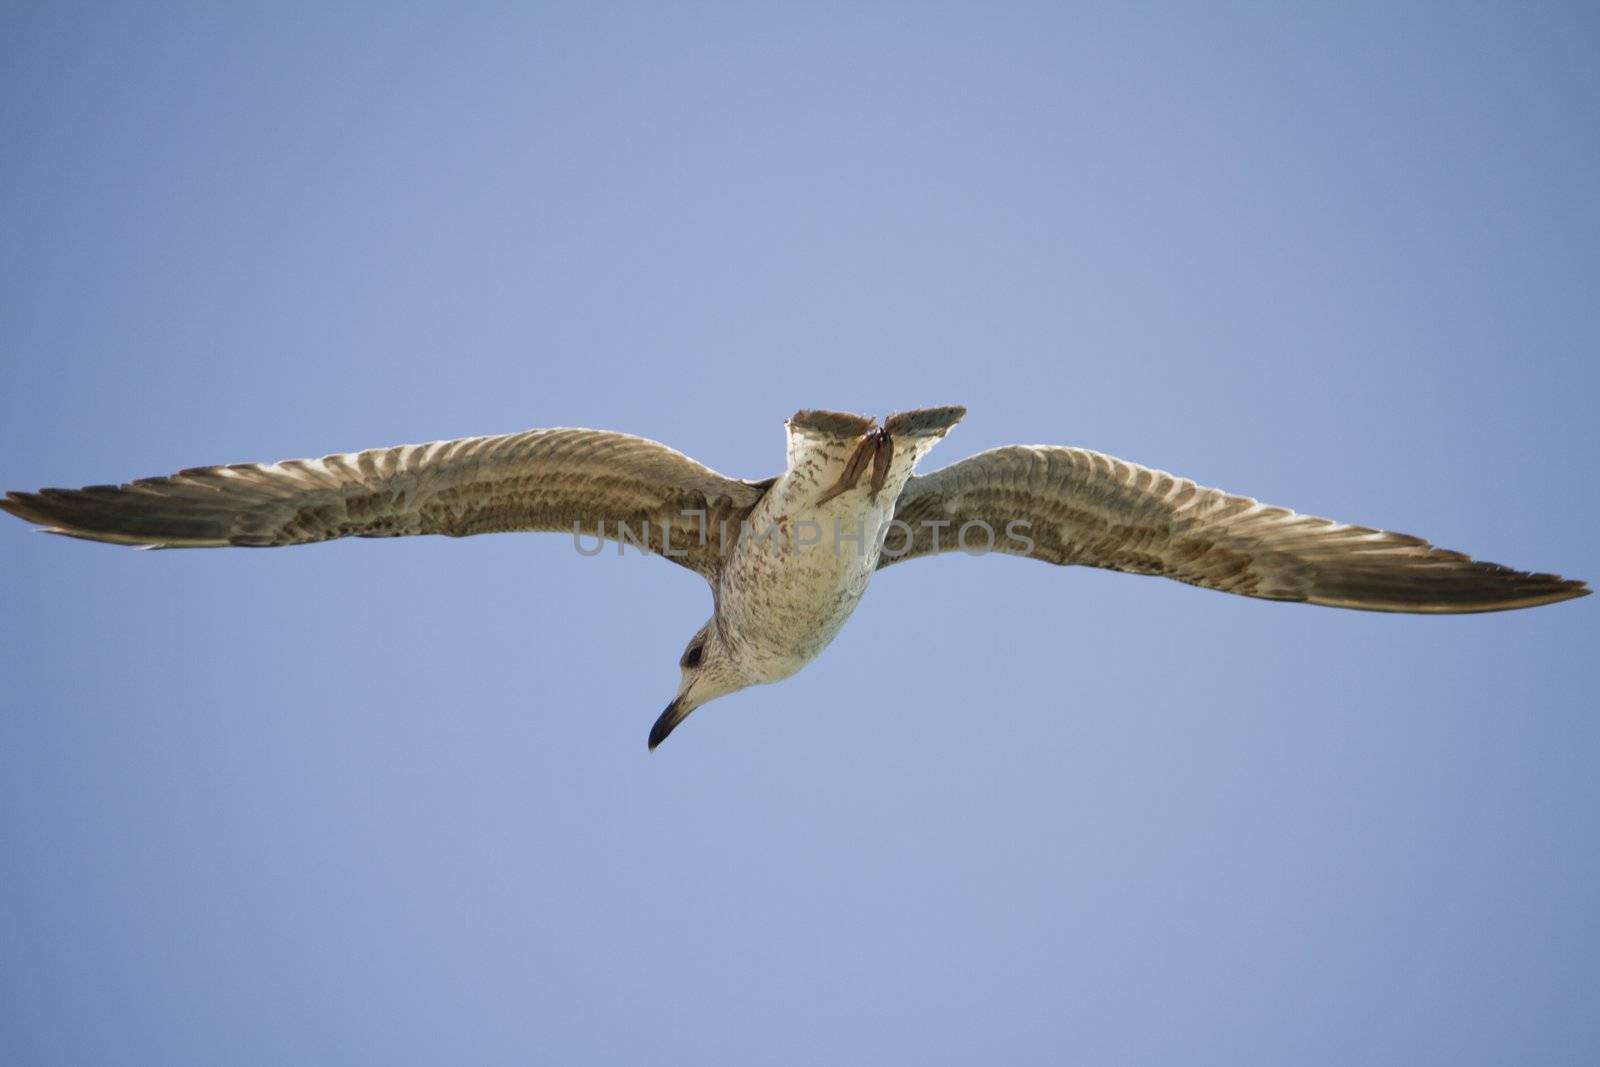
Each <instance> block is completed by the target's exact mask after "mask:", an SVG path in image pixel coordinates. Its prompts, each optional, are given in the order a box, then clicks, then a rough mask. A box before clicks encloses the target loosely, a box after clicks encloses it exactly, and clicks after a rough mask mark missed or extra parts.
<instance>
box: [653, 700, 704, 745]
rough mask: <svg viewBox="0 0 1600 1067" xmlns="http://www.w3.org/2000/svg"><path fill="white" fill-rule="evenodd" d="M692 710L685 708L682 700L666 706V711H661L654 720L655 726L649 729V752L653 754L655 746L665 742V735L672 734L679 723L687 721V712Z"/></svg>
mask: <svg viewBox="0 0 1600 1067" xmlns="http://www.w3.org/2000/svg"><path fill="white" fill-rule="evenodd" d="M693 710H694V708H692V707H689V708H685V707H684V706H683V701H682V700H674V701H673V702H672V703H670V704H668V705H667V710H666V711H663V712H662V713H661V716H660V718H658V719H656V723H655V725H654V726H652V727H650V751H651V752H654V751H655V750H656V746H657V745H659V744H661V742H663V741H665V740H666V739H667V735H668V734H670V733H672V731H673V730H674V729H675V728H676V727H677V725H678V724H679V723H680V722H682V721H683V720H684V719H687V718H688V717H689V712H691V711H693Z"/></svg>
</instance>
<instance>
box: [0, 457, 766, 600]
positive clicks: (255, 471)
mask: <svg viewBox="0 0 1600 1067" xmlns="http://www.w3.org/2000/svg"><path fill="white" fill-rule="evenodd" d="M763 489H764V486H762V485H758V484H752V483H749V482H744V481H739V480H737V479H733V478H727V477H724V476H723V475H721V474H718V473H717V472H716V471H713V470H711V469H710V468H708V467H705V466H702V465H701V464H699V463H696V462H695V461H694V460H692V459H690V458H689V457H688V456H685V455H684V454H682V453H681V452H677V451H675V450H673V449H671V448H668V447H667V446H665V445H662V444H658V443H656V442H655V441H648V440H645V439H644V438H642V437H633V436H631V435H629V434H621V433H609V432H605V431H600V430H578V429H550V430H528V431H526V432H524V433H516V434H507V435H504V436H499V437H468V438H463V439H461V440H458V441H435V442H433V443H432V444H426V445H399V446H396V447H394V448H379V449H372V450H370V451H367V452H355V453H341V454H338V455H332V456H326V457H324V458H323V459H296V460H286V461H284V462H282V463H271V464H256V463H246V464H236V465H232V466H223V467H195V468H192V469H190V470H185V471H181V472H179V473H177V474H174V475H172V476H170V477H165V478H143V479H140V480H139V481H136V482H131V483H129V484H127V485H96V486H89V487H87V488H84V489H41V490H39V491H38V492H37V493H7V494H6V497H5V499H4V500H0V508H4V509H5V510H6V511H9V512H11V513H12V514H13V515H16V516H18V517H20V518H23V519H26V520H28V521H29V522H35V523H38V524H40V525H41V526H44V527H46V528H47V529H49V530H50V531H51V532H53V533H61V534H67V535H69V536H72V537H83V538H87V539H89V540H91V541H109V542H113V543H116V544H125V545H142V546H148V547H155V548H210V547H220V546H225V545H241V546H255V547H262V546H275V545H298V544H307V543H309V542H313V541H328V540H332V539H334V538H338V537H401V536H404V535H407V534H445V535H447V536H450V537H464V536H466V535H468V534H478V533H495V532H500V531H509V530H547V531H562V532H566V533H574V532H581V533H583V534H584V535H586V536H587V537H591V538H592V537H594V536H601V537H606V538H609V539H612V540H626V542H627V543H629V544H639V545H642V546H645V547H648V548H650V549H651V550H652V551H655V552H660V553H662V554H663V555H666V556H667V557H668V558H669V559H672V560H673V561H674V562H676V563H681V564H683V565H684V566H686V567H689V568H690V569H691V570H694V571H697V572H699V573H701V574H711V573H714V571H715V569H716V567H717V561H718V559H719V558H720V556H721V552H722V546H721V544H720V541H719V535H720V532H721V530H722V529H723V528H724V524H722V523H721V522H719V520H720V519H722V518H725V517H728V516H730V515H731V516H734V517H735V518H737V517H739V516H742V515H743V514H744V513H745V512H747V511H748V510H749V509H750V508H752V507H754V506H755V503H756V501H757V500H759V499H760V497H761V494H762V492H763ZM728 525H729V526H731V528H732V529H737V528H738V522H737V521H734V522H732V523H731V524H728ZM664 530H665V533H663V531H664Z"/></svg>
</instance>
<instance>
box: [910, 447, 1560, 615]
mask: <svg viewBox="0 0 1600 1067" xmlns="http://www.w3.org/2000/svg"><path fill="white" fill-rule="evenodd" d="M895 518H896V519H897V520H899V521H900V522H901V523H905V524H906V526H907V527H909V531H907V529H906V527H899V528H897V529H891V530H890V532H889V533H888V534H887V537H886V541H885V546H884V553H883V556H882V559H881V562H880V563H879V566H880V567H883V566H888V565H889V564H891V563H894V562H896V561H897V560H901V559H913V558H915V557H917V556H924V555H929V554H932V553H934V552H943V551H951V550H955V549H957V548H959V547H961V545H960V544H958V535H959V532H960V529H961V527H962V526H963V525H965V524H967V523H979V524H982V525H981V526H980V527H978V528H975V529H971V530H969V531H968V534H967V536H966V537H965V538H964V542H965V547H966V548H967V550H969V551H975V550H977V549H979V548H983V547H987V543H988V537H989V536H990V532H991V531H992V535H993V539H994V543H993V547H994V549H995V550H996V551H1001V552H1008V553H1011V554H1013V555H1024V556H1031V557H1033V558H1035V559H1042V560H1046V561H1047V562H1050V563H1057V564H1069V563H1080V564H1084V565H1086V566H1091V567H1105V568H1109V569H1111V570H1117V571H1127V572H1129V573H1132V574H1158V575H1163V576H1165V577H1168V578H1176V579H1177V580H1178V581H1180V582H1188V583H1189V584H1191V585H1200V586H1205V587H1206V588H1208V589H1220V590H1222V591H1224V592H1228V593H1240V594H1243V595H1245V596H1254V597H1262V598H1265V599H1268V600H1298V601H1306V602H1309V603H1312V604H1326V605H1329V606H1332V607H1341V608H1361V609H1364V610H1367V611H1407V612H1428V613H1458V612H1472V611H1502V610H1505V609H1508V608H1526V607H1533V606H1534V605H1537V604H1549V603H1553V602H1555V601H1558V600H1567V599H1570V598H1572V597H1578V596H1583V595H1584V594H1586V593H1587V592H1588V591H1589V590H1588V588H1587V587H1586V586H1585V585H1584V583H1583V582H1579V581H1569V580H1566V579H1563V578H1558V577H1556V576H1555V575H1553V574H1529V573H1525V572H1523V571H1518V570H1512V569H1511V568H1509V567H1502V566H1500V565H1498V564H1495V563H1481V562H1478V561H1477V560H1473V559H1471V558H1469V557H1467V556H1464V555H1462V554H1461V553H1459V552H1450V551H1447V550H1445V549H1440V548H1434V547H1433V546H1431V545H1430V544H1428V542H1426V541H1424V540H1422V539H1421V538H1419V537H1411V536H1409V535H1407V534H1398V533H1388V532H1386V531H1383V530H1374V529H1370V528H1368V527H1365V526H1350V525H1346V524H1344V523H1338V522H1333V521H1331V520H1328V519H1319V518H1315V517H1313V516H1310V515H1299V514H1296V513H1295V512H1293V511H1290V510H1288V509H1287V508H1279V507H1270V506H1267V505H1264V504H1259V503H1257V502H1256V501H1254V500H1251V499H1249V498H1248V497H1242V496H1232V495H1230V494H1228V493H1224V492H1222V491H1221V490H1218V489H1206V488H1204V487H1202V486H1198V485H1195V483H1193V482H1191V481H1189V480H1188V479H1186V478H1176V477H1174V476H1172V475H1170V474H1167V473H1165V472H1164V471H1156V470H1150V469H1149V468H1146V467H1140V466H1138V465H1136V464H1133V463H1127V462H1125V461H1123V460H1120V459H1114V458H1113V457H1111V456H1107V455H1102V454H1101V453H1099V452H1090V451H1088V450H1086V449H1081V448H1058V447H1049V446H1027V445H1011V446H1007V447H1004V448H996V449H992V450H990V451H988V452H983V453H980V454H979V455H976V456H973V457H971V458H970V459H965V460H962V461H961V462H959V463H955V464H952V465H951V466H949V467H946V468H944V469H943V470H941V471H937V472H935V473H934V474H931V475H928V476H927V477H915V478H912V479H911V482H910V484H908V485H907V486H906V489H905V491H904V493H903V494H902V495H901V497H900V501H899V504H898V505H897V507H896V509H895ZM1008 531H1009V532H1008ZM1030 543H1031V545H1030ZM902 544H903V545H904V547H902Z"/></svg>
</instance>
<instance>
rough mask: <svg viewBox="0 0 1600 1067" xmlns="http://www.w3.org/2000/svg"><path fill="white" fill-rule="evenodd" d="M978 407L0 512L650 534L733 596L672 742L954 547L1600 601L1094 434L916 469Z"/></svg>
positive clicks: (262, 533) (1090, 562) (1245, 579)
mask: <svg viewBox="0 0 1600 1067" xmlns="http://www.w3.org/2000/svg"><path fill="white" fill-rule="evenodd" d="M965 414H966V409H965V408H962V407H945V408H927V409H923V410H920V411H908V412H905V413H903V414H899V415H893V416H890V417H889V418H888V419H887V420H885V421H884V423H883V425H882V426H878V425H877V423H876V421H875V420H874V419H870V418H865V417H863V416H860V415H848V414H843V413H840V412H832V411H801V412H799V413H798V414H796V415H795V416H794V417H793V418H791V419H790V420H789V422H788V437H789V463H788V469H787V470H785V471H784V472H783V473H782V474H780V475H778V476H777V477H775V478H769V479H768V480H766V481H763V482H751V481H744V480H741V479H737V478H729V477H726V476H724V475H721V474H718V473H717V472H716V471H713V470H711V469H709V468H707V467H704V466H701V465H700V464H699V463H696V462H695V461H694V460H692V459H690V458H689V457H688V456H685V455H683V454H682V453H681V452H677V451H674V450H673V449H670V448H668V447H667V446H665V445H661V444H657V443H656V442H654V441H647V440H645V439H644V438H641V437H633V436H631V435H628V434H621V433H610V432H606V431H602V430H578V429H550V430H528V431H526V432H524V433H517V434H508V435H505V436H501V437H469V438H464V439H462V440H459V441H436V442H434V443H433V444H427V445H401V446H398V447H395V448H384V449H375V450H372V451H368V452H357V453H344V454H340V455H333V456H327V457H325V458H323V459H309V460H303V459H302V460H286V461H284V462H282V463H273V464H268V465H261V464H238V465H233V466H223V467H195V468H191V469H189V470H185V471H180V472H179V473H177V474H174V475H172V476H171V477H166V478H145V479H141V480H139V481H136V482H132V483H130V484H128V485H96V486H89V487H87V488H84V489H41V490H40V491H39V492H37V493H8V494H6V498H5V499H4V500H0V507H3V508H4V509H5V510H6V511H9V512H11V513H12V514H13V515H16V516H18V517H20V518H23V519H26V520H28V521H29V522H34V523H38V524H40V525H41V526H44V527H45V528H46V529H47V530H49V531H50V532H51V533H58V534H66V535H68V536H71V537H82V538H87V539H88V540H91V541H109V542H112V543H115V544H124V545H138V546H141V547H144V548H212V547H222V546H227V545H240V546H250V547H266V546H273V545H297V544H306V543H309V542H313V541H328V540H332V539H334V538H338V537H399V536H402V535H406V534H446V535H448V536H451V537H465V536H466V535H468V534H479V533H494V532H498V531H506V530H545V531H563V532H570V533H572V535H573V537H574V538H575V539H579V538H580V535H582V536H583V537H590V538H604V539H608V540H616V541H618V542H619V543H626V544H634V545H638V546H640V547H644V548H648V549H649V550H651V551H654V552H657V553H660V554H661V555H663V556H665V557H666V558H668V559H670V560H672V561H673V562H675V563H679V564H681V565H683V566H685V567H688V568H689V569H690V570H692V571H694V572H695V573H696V574H699V575H700V576H701V577H703V578H705V579H706V581H707V582H708V583H710V585H711V592H712V602H713V604H714V610H713V613H712V616H711V618H710V619H709V620H708V621H707V622H706V623H705V625H704V626H702V627H700V629H699V630H698V631H697V632H696V633H695V635H694V636H693V637H692V638H690V640H689V644H688V646H687V647H686V648H685V649H684V653H683V656H682V658H681V660H680V662H679V667H680V669H681V677H680V680H679V683H678V692H677V696H675V697H674V698H673V700H672V703H670V704H668V705H667V709H666V710H665V711H664V712H662V713H661V716H660V718H658V719H657V720H656V723H655V726H654V727H653V728H652V729H651V731H650V748H651V749H654V748H655V747H656V746H657V745H659V744H660V743H661V742H662V741H663V740H664V739H665V738H666V736H667V735H668V734H669V733H671V732H672V730H673V728H674V727H676V726H677V725H678V724H679V723H681V722H682V721H683V720H684V719H685V718H687V717H688V715H689V713H690V712H692V711H694V709H696V708H698V707H700V706H701V705H702V704H705V703H707V702H708V701H711V700H715V699H716V698H717V697H720V696H726V695H727V694H729V693H732V692H735V691H737V690H740V689H744V688H745V687H747V686H751V685H757V684H762V683H766V682H776V681H779V680H781V679H784V678H787V677H788V676H789V675H791V674H793V673H795V672H796V671H798V670H799V669H800V668H801V667H803V666H805V665H806V664H807V663H809V662H811V660H813V659H815V658H816V656H817V655H818V653H820V652H821V651H822V650H823V649H824V648H825V647H827V645H828V643H829V642H830V641H832V640H833V639H834V637H835V636H836V635H837V634H838V632H839V629H840V627H842V626H843V625H844V622H845V620H846V619H848V618H849V617H850V613H851V612H852V611H854V610H855V606H856V604H857V602H859V601H860V599H861V595H862V594H863V593H864V592H866V589H867V582H868V581H870V580H871V578H872V575H873V573H874V572H875V571H877V570H879V569H881V568H883V567H886V566H889V565H890V564H893V563H896V562H899V561H901V560H907V559H915V558H917V557H919V556H927V555H932V554H934V553H937V552H948V551H952V550H963V551H968V552H972V553H974V554H978V553H981V552H983V551H988V550H993V551H999V552H1006V553H1009V554H1012V555H1023V556H1031V557H1033V558H1035V559H1041V560H1044V561H1046V562H1048V563H1055V564H1063V565H1064V564H1084V565H1087V566H1091V567H1105V568H1109V569H1111V570H1117V571H1126V572H1128V573H1131V574H1159V575H1164V576H1165V577H1168V578H1176V579H1177V580H1179V581H1181V582H1188V583H1190V584H1191V585H1200V586H1205V587H1207V588H1210V589H1220V590H1222V591H1224V592H1229V593H1241V594H1243V595H1245V596H1253V597H1261V598H1263V599H1266V600H1297V601H1303V602H1306V603H1310V604H1325V605H1329V606H1332V607H1341V608H1360V609H1363V610H1367V611H1403V612H1417V613H1440V614H1447V613H1458V612H1472V611H1503V610H1506V609H1508V608H1527V607H1534V606H1536V605H1539V604H1550V603H1554V602H1555V601H1558V600H1567V599H1570V598H1572V597H1579V596H1583V595H1585V594H1586V593H1588V591H1589V590H1588V588H1587V587H1586V586H1585V584H1584V583H1583V582H1579V581H1568V580H1566V579H1563V578H1558V577H1556V576H1555V575H1553V574H1529V573H1526V572H1523V571H1517V570H1512V569H1510V568H1508V567H1502V566H1499V565H1498V564H1494V563H1481V562H1478V561H1476V560H1473V559H1470V558H1468V557H1467V556H1464V555H1462V554H1461V553H1459V552H1450V551H1446V550H1444V549H1439V548H1434V547H1432V546H1431V545H1429V544H1428V542H1426V541H1424V540H1422V539H1421V538H1417V537H1411V536H1408V535H1406V534H1397V533H1387V532H1385V531H1382V530H1374V529H1370V528H1368V527H1365V526H1349V525H1346V524H1344V523H1336V522H1331V521H1329V520H1328V519H1318V518H1313V517H1311V516H1308V515H1299V514H1296V513H1295V512H1293V511H1289V510H1288V509H1286V508H1278V507H1268V506H1266V505H1263V504H1258V503H1257V502H1256V501H1254V500H1251V499H1249V498H1248V497H1241V496H1232V495H1230V494H1227V493H1224V492H1221V491H1220V490H1217V489H1205V488H1202V487H1200V486H1197V485H1195V484H1194V483H1193V482H1191V481H1189V480H1187V479H1184V478H1177V477H1174V476H1173V475H1170V474H1167V473H1165V472H1162V471H1157V470H1150V469H1149V468H1146V467H1140V466H1137V465H1135V464H1132V463H1127V462H1124V461H1123V460H1120V459H1113V458H1112V457H1110V456H1106V455H1102V454H1101V453H1099V452H1090V451H1087V450H1086V449H1081V448H1062V447H1056V446H1050V445H1008V446H1006V447H1004V448H995V449H991V450H990V451H988V452H983V453H980V454H979V455H976V456H972V457H971V458H969V459H964V460H962V461H961V462H959V463H956V464H953V465H951V466H949V467H946V468H944V469H943V470H941V471H937V472H935V473H933V474H929V475H925V476H917V475H913V474H912V468H913V467H915V466H916V464H917V461H918V460H920V459H921V458H922V457H923V455H924V454H925V453H926V452H927V451H928V450H929V449H931V448H932V447H933V446H934V445H935V444H937V443H938V441H939V439H940V438H942V437H943V436H944V435H945V434H946V433H947V432H948V431H949V430H950V428H951V427H952V426H954V425H955V424H956V423H957V422H959V421H960V420H961V418H962V416H963V415H965ZM593 543H594V544H596V545H598V542H597V541H596V542H593ZM579 546H580V549H581V547H582V541H581V540H579Z"/></svg>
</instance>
